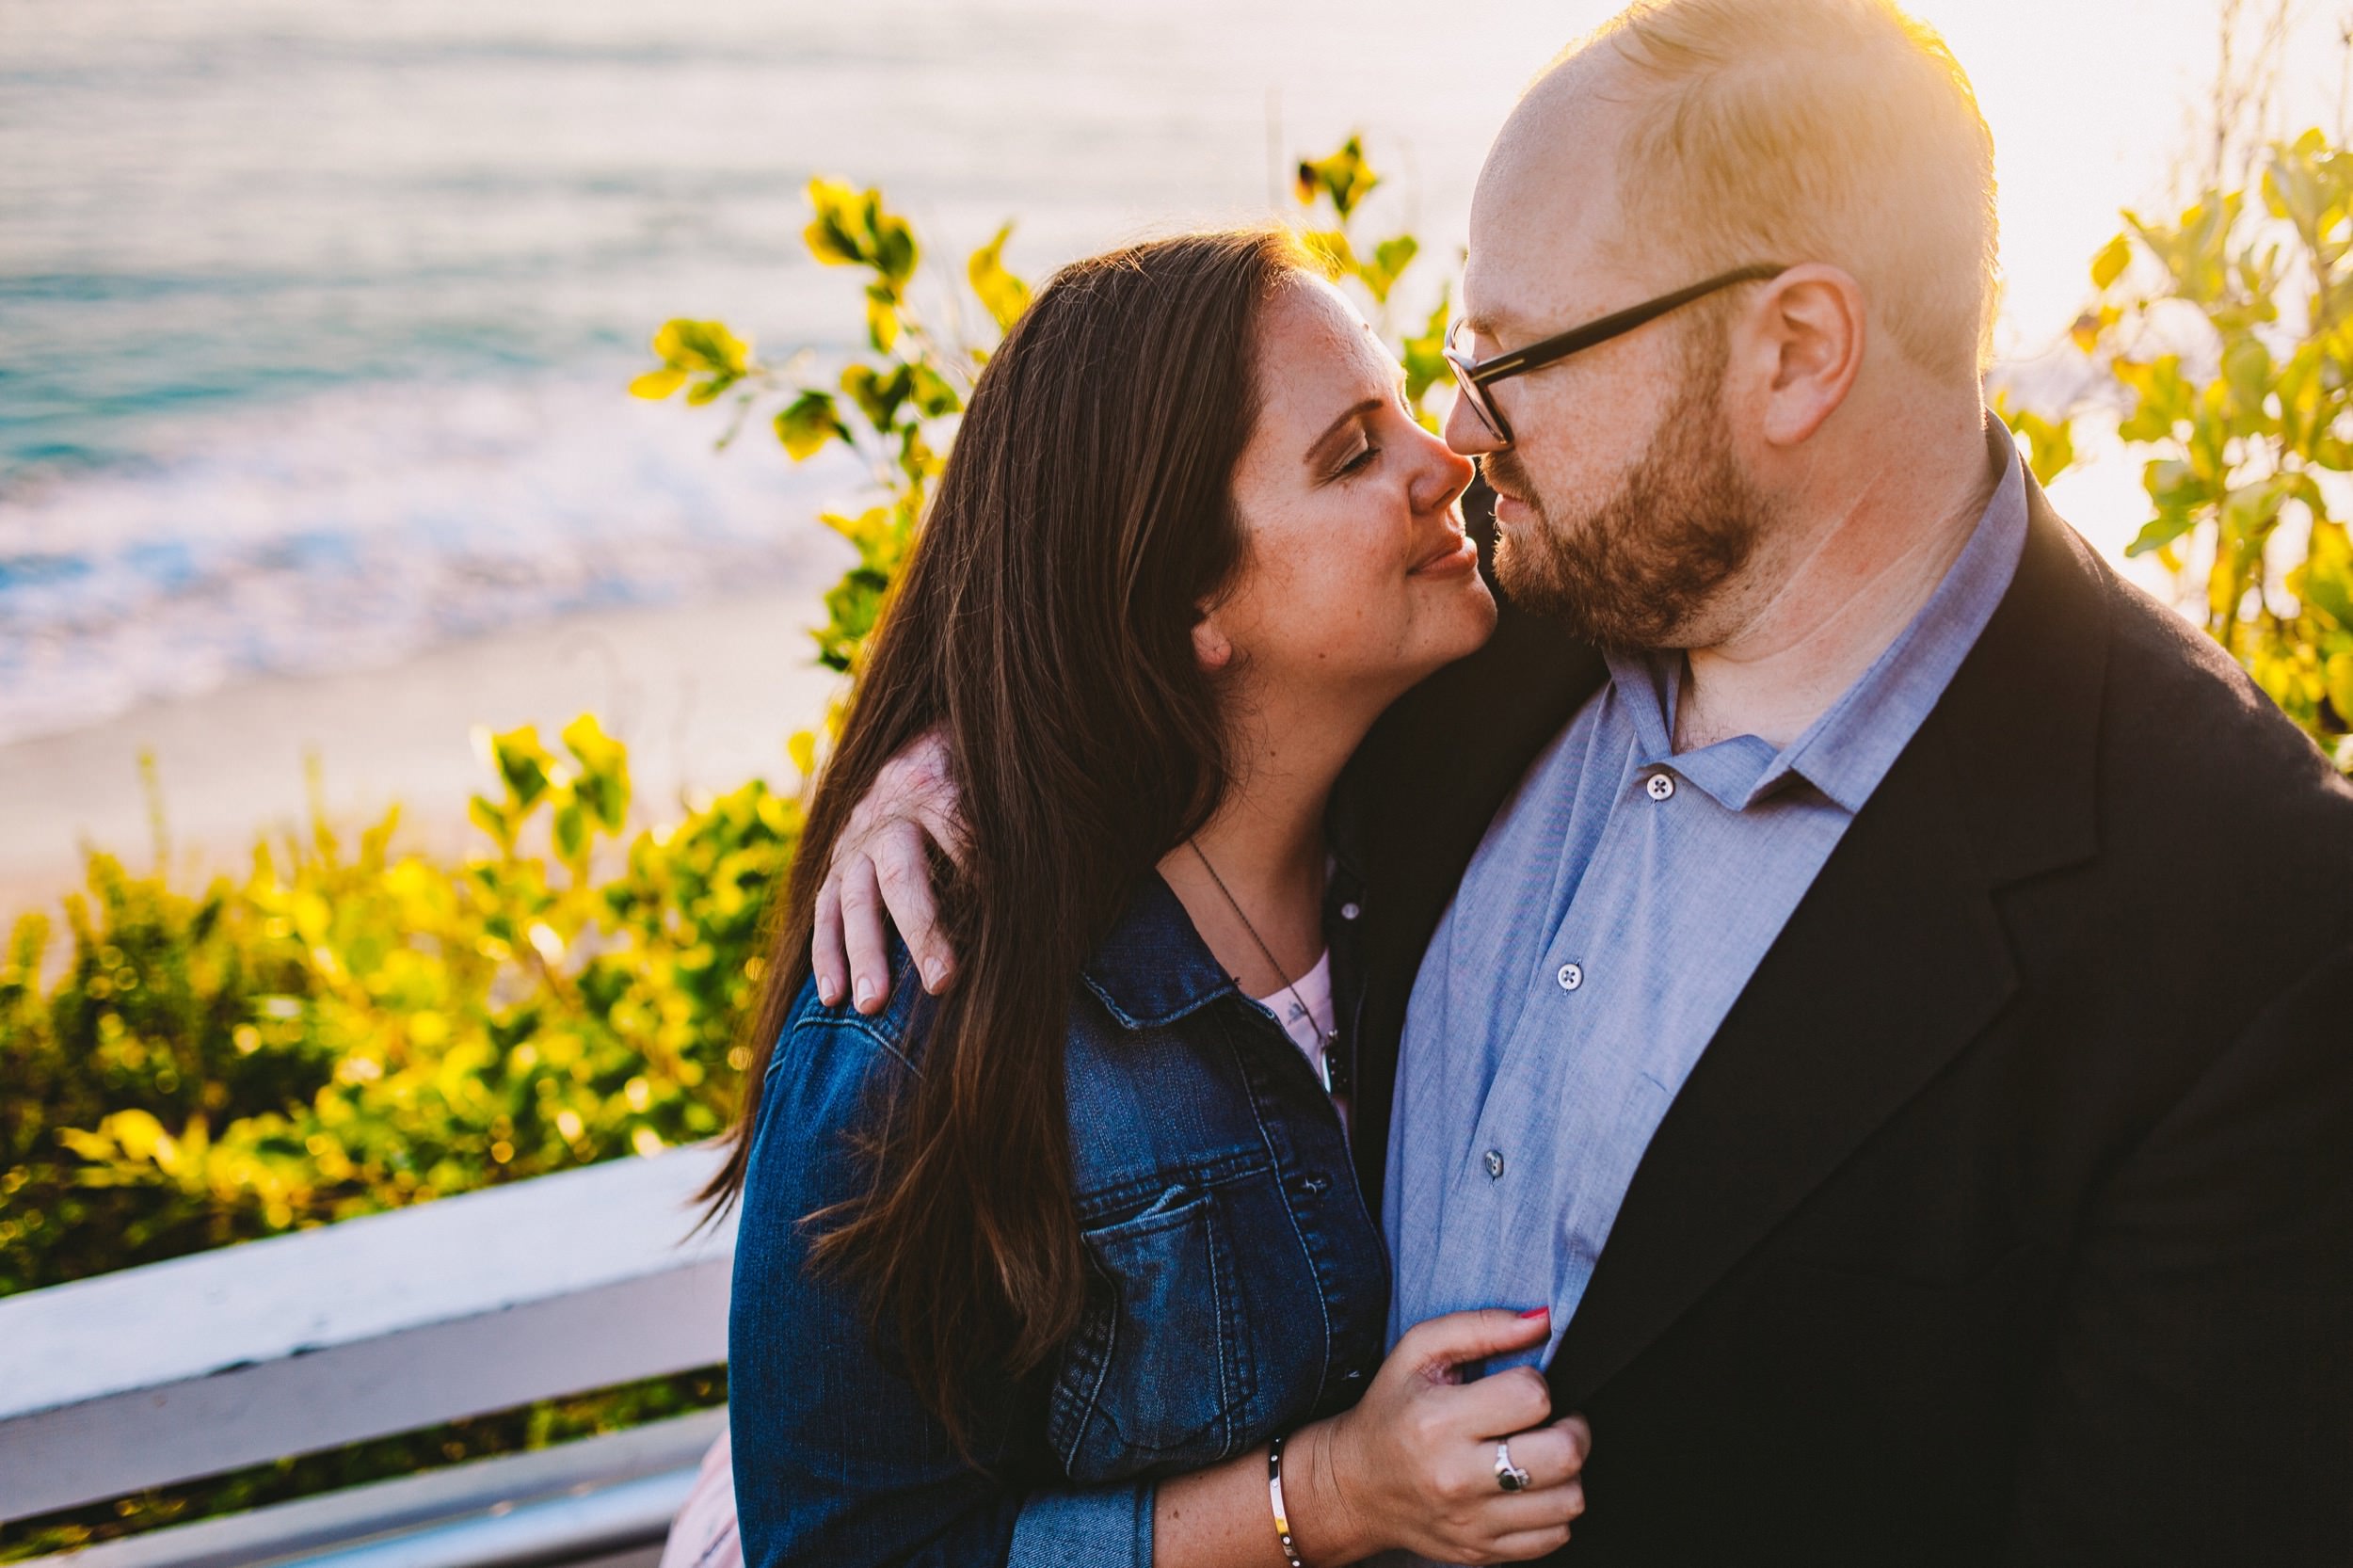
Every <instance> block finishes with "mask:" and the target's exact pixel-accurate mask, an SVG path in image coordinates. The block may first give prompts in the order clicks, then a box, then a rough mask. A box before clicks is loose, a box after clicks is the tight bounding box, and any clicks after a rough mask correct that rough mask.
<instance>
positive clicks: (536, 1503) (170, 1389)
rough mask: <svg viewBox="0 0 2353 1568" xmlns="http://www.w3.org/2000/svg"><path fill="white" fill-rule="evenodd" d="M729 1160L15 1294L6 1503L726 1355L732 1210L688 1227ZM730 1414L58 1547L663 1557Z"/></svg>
mask: <svg viewBox="0 0 2353 1568" xmlns="http://www.w3.org/2000/svg"><path fill="white" fill-rule="evenodd" d="M714 1168H715V1156H714V1155H713V1153H712V1151H710V1150H708V1149H703V1148H694V1149H680V1150H674V1151H672V1152H670V1153H667V1154H664V1155H661V1156H658V1157H656V1158H654V1159H650V1160H619V1161H616V1162H614V1163H611V1164H606V1165H599V1166H593V1167H591V1168H589V1169H586V1170H582V1171H573V1172H568V1173H567V1174H565V1175H562V1176H546V1177H542V1178H540V1179H538V1180H536V1181H530V1182H522V1183H518V1184H517V1185H515V1186H512V1187H505V1188H499V1189H496V1190H493V1191H490V1192H475V1193H470V1194H468V1195H466V1196H463V1197H456V1198H446V1199H442V1200H441V1201H440V1202H437V1203H430V1204H425V1205H422V1206H420V1207H418V1208H409V1209H404V1210H402V1211H400V1212H397V1213H392V1214H380V1215H373V1216H370V1217H368V1218H365V1219H359V1220H349V1221H346V1222H344V1223H343V1224H337V1225H331V1226H328V1227H326V1228H324V1229H320V1230H313V1231H306V1232H303V1233H301V1234H299V1235H295V1236H286V1237H279V1238H274V1239H272V1240H265V1241H253V1242H248V1243H247V1244H245V1245H243V1246H238V1247H231V1248H226V1249H223V1250H221V1251H218V1252H212V1253H203V1254H200V1255H197V1256H191V1257H182V1258H175V1259H172V1260H171V1261H169V1262H166V1263H156V1264H151V1265H149V1266H147V1267H145V1268H140V1269H128V1270H124V1271H122V1272H120V1273H113V1274H106V1275H103V1276H101V1277H99V1278H96V1279H89V1280H82V1281H77V1282H76V1283H74V1284H71V1285H61V1286H56V1287H54V1288H50V1289H46V1290H35V1291H29V1292H26V1293H24V1294H23V1295H18V1296H11V1297H6V1298H0V1519H23V1518H26V1517H28V1516H31V1515H35V1514H40V1513H45V1512H51V1511H53V1510H56V1509H64V1508H71V1507H74V1506H76V1505H79V1504H82V1503H87V1502H93V1501H98V1500H102V1499H104V1498H109V1497H114V1496H122V1495H124V1494H126V1493H131V1492H135V1491H137V1490H139V1489H141V1488H144V1487H149V1486H162V1485H168V1484H171V1483H173V1482H177V1481H183V1480H192V1479H195V1478H198V1477H201V1476H208V1475H216V1474H218V1473H221V1472H224V1471H229V1470H234V1469H238V1468H241V1467H243V1466H246V1465H248V1464H257V1463H261V1462H264V1461H267V1460H272V1459H277V1458H280V1457H283V1456H286V1455H290V1454H301V1453H310V1452H314V1451H317V1450H319V1449H324V1448H335V1447H338V1446H340V1445H343V1444H346V1443H354V1442H359V1441H361V1440H364V1439H367V1438H371V1437H381V1436H386V1435H389V1434H392V1433H395V1432H408V1431H413V1430H415V1429H417V1428H421V1427H428V1426H433V1425H436V1424H439V1423H440V1422H443V1421H449V1420H455V1419H457V1418H460V1417H463V1416H479V1415H484V1414H487V1413H488V1412H491V1411H496V1410H504V1409H508V1408H510V1407H513V1406H516V1405H520V1404H525V1403H529V1402H530V1401H532V1400H542V1399H551V1398H555V1397H558V1396H562V1395H567V1394H575V1393H580V1392H584V1391H585V1390H588V1389H593V1388H601V1387H605V1386H608V1385H610V1384H619V1383H627V1382H631V1381H632V1380H635V1379H638V1378H648V1377H655V1376H659V1375H662V1374H664V1373H669V1372H678V1371H684V1370H688V1369H690V1368H696V1367H706V1366H710V1365H712V1364H713V1363H715V1362H720V1361H724V1360H725V1359H726V1358H727V1302H728V1271H729V1267H730V1265H731V1263H732V1260H733V1256H734V1249H735V1232H734V1226H733V1222H732V1219H731V1218H730V1220H729V1221H728V1223H726V1224H722V1225H719V1226H716V1227H712V1228H710V1229H706V1230H703V1231H700V1232H698V1233H692V1232H693V1227H694V1224H695V1219H696V1215H695V1210H694V1206H693V1195H694V1192H695V1191H696V1189H697V1188H698V1187H699V1186H700V1185H701V1184H702V1182H703V1181H704V1180H705V1179H707V1177H708V1176H710V1174H711V1172H712V1170H713V1169H714ZM690 1233H692V1234H690ZM724 1420H725V1413H724V1412H718V1411H712V1412H706V1413H704V1414H701V1415H698V1416H686V1417H683V1418H680V1419H678V1420H672V1421H665V1422H661V1423H658V1424H656V1425H654V1426H650V1427H646V1428H641V1429H639V1430H637V1431H635V1432H620V1433H614V1434H609V1435H607V1436H602V1437H596V1438H589V1439H585V1440H584V1441H581V1442H577V1443H571V1444H567V1445H564V1446H562V1447H560V1448H552V1449H546V1450H542V1451H540V1452H536V1453H529V1454H521V1455H514V1456H509V1457H506V1458H503V1459H494V1460H485V1461H480V1462H476V1463H474V1464H463V1465H457V1466H454V1467H452V1468H451V1469H448V1470H442V1471H435V1472H431V1473H429V1474H426V1475H423V1476H418V1477H412V1478H408V1479H404V1480H394V1481H388V1482H383V1483H380V1484H378V1485H375V1486H368V1487H359V1488H354V1489H352V1490H350V1491H348V1492H345V1493H341V1494H336V1495H333V1496H327V1497H318V1498H311V1499H306V1500H304V1501H302V1502H298V1503H290V1504H284V1505H280V1506H279V1507H276V1508H269V1509H263V1510H258V1511H256V1512H252V1513H249V1514H245V1515H240V1516H236V1517H232V1518H228V1519H222V1520H216V1521H208V1522H204V1523H200V1524H196V1525H188V1526H182V1527H178V1528H170V1529H165V1530H160V1531H157V1532H154V1533H152V1534H150V1535H144V1536H138V1537H134V1538H131V1539H129V1540H125V1541H122V1542H119V1543H113V1544H106V1545H102V1546H96V1547H91V1548H88V1549H87V1550H85V1551H82V1552H79V1553H75V1554H72V1556H71V1558H70V1560H71V1561H72V1562H73V1563H74V1564H75V1565H76V1568H209V1565H212V1564H222V1565H226V1564H230V1563H259V1562H295V1561H301V1562H328V1561H331V1562H333V1563H335V1564H336V1565H337V1568H392V1565H393V1564H401V1565H406V1568H426V1565H441V1568H468V1565H472V1568H488V1565H491V1564H504V1563H512V1564H521V1563H526V1562H528V1563H559V1562H587V1561H596V1562H599V1563H612V1564H616V1565H617V1564H619V1563H624V1562H627V1563H635V1562H638V1561H647V1562H650V1561H651V1560H652V1558H653V1555H654V1554H655V1552H657V1551H658V1549H659V1546H660V1544H661V1540H662V1533H663V1529H664V1527H665V1525H666V1522H667V1520H668V1518H669V1515H670V1513H671V1512H673V1511H674V1510H675V1509H676V1507H677V1505H678V1502H679V1500H680V1498H682V1497H683V1496H684V1495H685V1491H686V1488H687V1486H688V1485H689V1484H690V1483H691V1481H692V1479H693V1474H694V1466H695V1463H696V1460H697V1459H698V1458H699V1457H700V1455H701V1452H702V1450H703V1448H705V1447H707V1446H708V1445H709V1443H710V1441H711V1440H712V1437H714V1436H715V1435H716V1434H717V1432H718V1431H719V1429H720V1427H721V1425H722V1424H723V1423H724ZM64 1560H69V1559H60V1560H58V1561H64Z"/></svg>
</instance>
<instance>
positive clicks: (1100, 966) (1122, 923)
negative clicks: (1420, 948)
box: [1079, 815, 1365, 1030]
mask: <svg viewBox="0 0 2353 1568" xmlns="http://www.w3.org/2000/svg"><path fill="white" fill-rule="evenodd" d="M1348 826H1349V824H1346V823H1344V822H1342V821H1341V820H1339V819H1338V818H1337V815H1335V817H1333V818H1332V819H1330V820H1328V821H1327V823H1326V835H1327V838H1328V840H1329V842H1330V844H1331V853H1332V876H1331V880H1330V883H1329V885H1328V886H1326V888H1324V893H1323V905H1324V912H1323V929H1324V934H1325V936H1326V938H1327V940H1329V941H1330V943H1331V945H1332V949H1333V952H1334V958H1335V962H1336V963H1341V962H1344V961H1345V964H1346V974H1347V976H1348V978H1347V979H1346V981H1345V983H1344V984H1341V971H1340V970H1339V969H1336V970H1335V971H1334V979H1335V983H1336V984H1340V988H1341V989H1343V990H1345V991H1347V992H1348V993H1349V994H1350V995H1352V996H1353V994H1354V989H1355V984H1356V982H1355V979H1354V975H1355V967H1354V964H1353V961H1349V960H1353V952H1354V949H1353V945H1352V943H1351V938H1352V936H1353V929H1352V928H1353V925H1354V923H1355V920H1356V916H1357V910H1358V907H1359V901H1360V900H1361V899H1362V898H1363V897H1364V885H1365V879H1364V874H1363V872H1360V871H1359V870H1358V869H1357V855H1356V846H1355V844H1354V843H1353V835H1352V834H1351V833H1349V832H1348V831H1346V829H1347V827H1348ZM1343 948H1346V949H1348V952H1347V953H1346V954H1343V953H1342V952H1341V950H1342V949H1343ZM1079 978H1080V980H1081V981H1082V982H1083V983H1084V984H1085V985H1086V988H1087V989H1088V990H1089V991H1092V992H1093V993H1095V995H1096V998H1097V999H1098V1000H1100V1001H1101V1002H1102V1003H1103V1005H1104V1006H1105V1007H1106V1008H1108V1009H1110V1011H1111V1015H1112V1018H1114V1019H1115V1020H1117V1022H1118V1023H1119V1026H1120V1027H1121V1028H1122V1029H1129V1030H1135V1029H1157V1028H1159V1027H1160V1026H1161V1025H1163V1024H1168V1023H1173V1022H1175V1021H1176V1020H1177V1019H1178V1018H1181V1017H1183V1016H1185V1015H1186V1014H1188V1013H1192V1012H1194V1011H1196V1010H1198V1009H1200V1008H1202V1007H1206V1006H1207V1005H1209V1003H1210V1002H1212V1001H1214V1000H1217V999H1218V998H1219V997H1222V996H1225V995H1228V994H1231V995H1235V996H1240V995H1241V987H1239V986H1238V985H1236V984H1235V983H1234V978H1233V976H1231V975H1229V974H1227V973H1226V972H1225V970H1224V969H1222V968H1218V962H1217V959H1216V958H1215V956H1213V955H1212V954H1211V953H1210V952H1209V944H1208V943H1207V942H1204V941H1203V940H1202V939H1201V934H1200V933H1199V932H1197V931H1195V930H1194V929H1193V917H1192V916H1190V915H1188V914H1186V913H1185V906H1184V904H1182V903H1180V902H1179V901H1178V900H1177V894H1176V892H1175V891H1174V890H1173V889H1172V888H1170V887H1169V885H1168V884H1167V883H1166V882H1165V881H1163V880H1162V879H1161V877H1160V872H1146V873H1145V875H1144V880H1143V881H1142V882H1140V883H1138V884H1137V885H1136V890H1135V893H1134V894H1133V896H1131V897H1130V898H1129V899H1128V907H1127V909H1126V911H1125V912H1123V913H1122V914H1121V915H1120V917H1119V920H1118V922H1117V923H1116V924H1114V925H1113V926H1112V933H1111V935H1110V936H1106V937H1105V938H1104V939H1103V942H1102V944H1101V945H1100V946H1099V947H1097V948H1096V950H1095V955H1094V956H1093V957H1091V958H1089V959H1088V960H1087V961H1086V964H1085V967H1084V968H1081V969H1080V971H1079Z"/></svg>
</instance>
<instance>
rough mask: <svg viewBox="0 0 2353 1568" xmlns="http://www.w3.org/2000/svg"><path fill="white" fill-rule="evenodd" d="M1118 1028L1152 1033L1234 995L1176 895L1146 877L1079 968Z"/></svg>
mask: <svg viewBox="0 0 2353 1568" xmlns="http://www.w3.org/2000/svg"><path fill="white" fill-rule="evenodd" d="M1080 979H1081V980H1082V981H1084V982H1085V983H1086V987H1087V989H1088V990H1090V991H1092V992H1094V993H1095V995H1096V998H1097V999H1099V1000H1101V1001H1102V1003H1103V1005H1104V1006H1105V1007H1106V1008H1108V1009H1110V1011H1111V1015H1112V1017H1113V1018H1114V1019H1116V1020H1117V1021H1118V1023H1119V1026H1120V1027H1121V1028H1123V1029H1155V1028H1158V1027H1160V1025H1163V1024H1167V1023H1172V1022H1174V1021H1175V1020H1177V1019H1178V1018H1181V1017H1183V1016H1185V1015H1186V1014H1188V1013H1191V1012H1193V1011H1195V1010H1196V1009H1198V1008H1201V1007H1205V1006H1207V1005H1208V1004H1209V1002H1211V1001H1213V1000H1216V999H1217V998H1219V997H1222V996H1225V995H1226V994H1227V993H1228V992H1231V991H1233V990H1234V982H1233V979H1232V977H1230V976H1228V975H1227V974H1226V973H1225V970H1224V969H1221V968H1218V965H1217V960H1216V959H1215V958H1214V957H1212V956H1210V953H1209V944H1208V943H1206V942H1204V941H1202V940H1201V935H1200V933H1199V932H1197V931H1195V930H1193V918H1192V917H1191V916H1189V915H1187V914H1186V913H1185V906H1184V905H1183V904H1181V903H1179V902H1177V895H1176V893H1175V892H1174V891H1173V890H1171V889H1170V888H1169V886H1168V884H1167V883H1166V882H1164V881H1162V880H1161V879H1160V872H1147V873H1145V875H1144V880H1143V881H1142V882H1140V883H1138V884H1137V885H1136V890H1135V893H1134V895H1133V896H1132V897H1130V898H1129V899H1128V907H1127V909H1126V911H1125V912H1124V913H1122V914H1121V915H1120V917H1119V920H1118V922H1117V923H1116V924H1114V925H1113V926H1112V933H1111V935H1110V936H1106V937H1105V938H1103V942H1102V945H1101V946H1099V947H1097V948H1096V950H1095V955H1094V956H1093V957H1091V958H1089V959H1088V960H1087V961H1086V966H1085V968H1082V969H1081V970H1080Z"/></svg>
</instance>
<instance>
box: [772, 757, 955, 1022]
mask: <svg viewBox="0 0 2353 1568" xmlns="http://www.w3.org/2000/svg"><path fill="white" fill-rule="evenodd" d="M961 808H962V798H961V796H960V795H959V793H958V792H957V789H956V782H955V777H954V774H953V772H952V769H951V768H950V766H949V757H948V743H947V741H946V740H945V739H944V738H943V737H942V736H941V735H940V734H939V733H938V731H936V730H934V731H931V732H929V733H926V734H924V735H922V736H920V737H919V738H918V739H917V740H916V741H915V742H913V743H912V744H909V745H908V746H907V747H906V749H904V751H901V752H900V753H899V754H898V755H897V756H895V757H893V758H891V759H890V760H889V761H888V762H886V763H884V764H883V766H882V769H881V771H880V772H879V773H877V774H876V775H875V776H874V787H873V788H872V789H871V790H869V791H867V792H866V793H865V795H864V796H863V797H862V798H860V800H859V801H858V803H857V805H856V806H855V807H853V808H851V811H850V817H849V821H848V822H847V823H845V824H843V826H842V830H841V835H840V838H839V839H837V840H835V842H834V848H833V859H832V861H831V862H830V863H829V864H828V865H827V866H826V867H825V880H824V884H823V885H822V886H821V887H820V888H818V889H817V923H816V928H815V930H814V931H812V932H811V933H810V936H809V952H808V958H809V968H810V971H811V972H812V973H813V974H814V975H815V977H816V980H817V995H818V997H819V999H820V1000H823V1001H824V1004H825V1005H826V1006H828V1007H831V1006H834V1005H836V1004H837V1003H839V1002H840V1000H841V999H842V997H843V996H845V995H846V996H848V997H850V998H852V999H853V1000H854V1001H855V1002H856V1006H857V1010H858V1011H859V1012H861V1013H879V1012H881V1011H882V1009H883V1004H884V1003H885V1002H888V1000H890V940H889V936H888V933H887V931H886V929H885V927H884V924H883V918H884V916H885V915H886V914H888V916H889V919H890V923H891V924H893V925H896V926H897V927H898V928H899V936H900V939H901V940H903V941H904V942H905V943H906V945H907V952H908V953H909V954H910V955H912V956H913V958H914V959H915V967H916V969H917V972H919V973H920V974H921V975H922V977H923V988H924V989H925V990H927V991H929V992H931V993H932V994H933V995H934V996H937V995H938V994H939V993H941V992H942V991H945V990H946V989H947V988H948V986H949V984H950V983H951V982H952V981H953V980H954V978H955V954H954V952H952V951H951V950H950V949H949V946H948V938H947V937H946V936H945V935H944V934H942V933H941V931H940V929H939V905H938V904H937V902H936V900H935V898H934V897H933V889H932V868H931V855H930V850H929V848H928V846H929V845H932V844H936V845H938V846H939V848H940V851H941V853H943V854H945V855H946V856H948V858H949V859H951V860H954V861H959V862H960V861H961V860H962V859H963V857H964V822H963V819H962V816H961V814H960V813H961Z"/></svg>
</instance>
